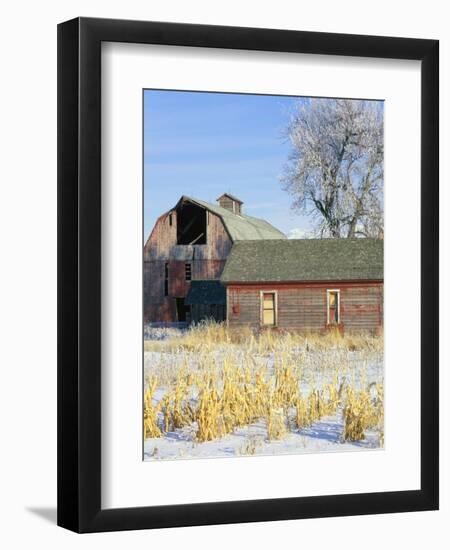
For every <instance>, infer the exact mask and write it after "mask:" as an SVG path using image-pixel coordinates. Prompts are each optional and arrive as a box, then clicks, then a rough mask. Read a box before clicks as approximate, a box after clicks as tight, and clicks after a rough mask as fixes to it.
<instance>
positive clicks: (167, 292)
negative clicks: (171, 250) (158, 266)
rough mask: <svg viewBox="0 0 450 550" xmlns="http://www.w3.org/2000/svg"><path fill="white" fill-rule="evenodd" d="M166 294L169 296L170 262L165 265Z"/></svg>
mask: <svg viewBox="0 0 450 550" xmlns="http://www.w3.org/2000/svg"><path fill="white" fill-rule="evenodd" d="M164 296H169V264H167V263H166V264H165V265H164Z"/></svg>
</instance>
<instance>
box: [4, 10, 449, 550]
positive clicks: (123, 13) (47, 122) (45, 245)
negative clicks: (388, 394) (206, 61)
mask: <svg viewBox="0 0 450 550" xmlns="http://www.w3.org/2000/svg"><path fill="white" fill-rule="evenodd" d="M78 15H84V16H92V17H113V18H126V19H148V20H150V19H151V20H159V21H164V20H165V21H177V22H190V23H210V24H224V25H239V26H255V27H274V28H280V29H283V28H286V29H287V28H291V29H299V30H311V31H328V32H345V33H358V34H379V35H392V36H409V37H417V38H436V39H439V40H441V98H442V99H441V182H442V185H441V281H442V283H443V284H442V285H441V312H442V314H441V339H442V347H441V365H442V367H441V403H442V405H441V418H442V421H441V471H442V474H441V495H442V496H441V510H440V511H439V512H429V513H414V514H394V515H385V516H372V517H351V518H333V519H317V520H304V521H290V522H276V523H275V522H274V523H261V524H253V525H233V526H213V527H198V528H197V527H196V528H187V529H171V530H165V531H152V532H150V531H147V532H146V531H142V532H129V533H112V534H103V535H89V536H86V535H85V536H77V535H75V534H72V533H69V532H67V531H64V530H62V529H59V528H57V527H56V526H55V525H54V523H55V518H56V511H55V507H56V24H57V23H58V22H61V21H64V20H66V19H70V18H72V17H76V16H78ZM448 20H449V17H448V13H446V9H445V3H444V2H439V1H438V0H429V1H428V2H423V1H422V0H421V1H416V0H412V1H408V2H406V1H401V2H395V3H394V2H392V1H388V0H379V1H378V2H376V3H369V2H366V3H363V2H361V0H358V1H357V0H343V1H342V2H335V1H333V0H322V1H321V2H315V3H314V2H308V3H306V2H303V3H301V2H300V1H298V0H297V1H292V2H290V1H288V0H278V1H277V2H270V3H267V5H265V4H264V3H263V2H262V1H259V2H257V1H250V0H249V1H247V2H245V3H244V2H242V0H240V1H239V0H238V1H235V0H228V1H227V2H225V1H221V2H220V3H218V2H211V1H206V0H189V1H187V2H186V1H183V0H172V1H166V2H165V3H163V2H139V1H137V0H127V1H126V2H124V1H123V0H121V1H118V0H109V1H106V0H89V1H87V0H78V1H77V2H75V1H74V0H66V1H65V2H59V3H56V2H50V1H44V0H42V1H41V2H31V1H29V0H28V1H26V2H16V3H15V4H12V3H8V4H7V5H6V7H4V8H3V10H2V30H1V33H0V41H1V47H0V52H1V67H2V71H1V76H2V79H1V86H0V94H1V101H0V109H1V111H0V113H1V116H0V128H1V134H0V135H1V151H2V160H1V162H0V182H1V183H0V185H1V189H2V193H1V201H0V235H1V259H2V263H1V267H2V268H1V270H0V281H1V284H0V312H1V313H0V322H1V345H0V369H1V377H0V418H1V426H2V429H1V432H0V433H1V439H0V448H1V452H0V463H1V465H0V523H1V525H2V527H1V529H0V543H1V544H2V545H3V546H4V547H5V548H22V547H26V546H31V545H36V544H38V545H39V546H40V545H42V544H45V546H46V548H49V549H52V548H59V547H61V546H64V547H65V548H68V549H70V548H78V547H80V546H81V545H83V546H84V547H86V548H97V547H98V545H99V544H102V545H106V544H107V545H109V546H110V547H111V548H122V547H123V546H124V545H127V547H129V548H133V547H138V545H139V546H141V545H152V546H153V547H156V546H158V545H164V546H165V547H168V548H171V547H175V546H178V545H179V546H181V545H182V546H183V547H184V548H194V547H195V548H196V549H201V548H210V547H215V548H229V547H244V545H245V546H247V545H248V546H250V545H251V546H252V547H255V546H259V547H261V548H272V547H274V546H275V547H277V546H278V547H279V546H281V545H283V546H284V545H286V546H300V545H303V546H306V547H307V546H308V545H313V546H314V548H319V549H320V548H323V547H326V546H328V545H333V546H334V548H337V549H338V548H345V549H346V550H351V549H353V548H355V549H356V548H361V547H362V546H363V547H364V549H365V550H369V549H372V548H377V549H380V548H390V547H394V545H395V546H396V545H401V546H402V547H403V548H408V549H409V550H413V549H416V548H417V549H419V548H423V547H430V546H432V547H434V548H438V549H439V548H445V547H447V545H448V540H449V534H448V523H449V521H450V483H449V481H450V479H449V464H450V460H449V459H450V406H449V402H450V400H449V398H448V388H449V382H450V376H449V372H448V366H449V365H450V344H449V340H450V339H449V336H448V335H449V332H450V322H449V317H448V313H447V312H448V309H449V307H450V296H449V290H448V285H447V284H445V282H446V281H448V279H449V276H450V252H449V251H450V221H449V220H450V217H449V216H448V210H449V207H450V191H449V188H448V180H449V176H450V172H449V169H450V162H449V158H448V151H449V150H450V117H449V115H450V111H449V102H448V97H450V36H449V33H448ZM405 230H407V228H405Z"/></svg>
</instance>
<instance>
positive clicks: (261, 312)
mask: <svg viewBox="0 0 450 550" xmlns="http://www.w3.org/2000/svg"><path fill="white" fill-rule="evenodd" d="M264 294H273V296H274V298H273V308H274V309H273V315H274V323H273V324H272V325H269V324H266V323H264ZM259 323H260V325H261V327H266V328H275V327H277V326H278V291H277V290H260V291H259Z"/></svg>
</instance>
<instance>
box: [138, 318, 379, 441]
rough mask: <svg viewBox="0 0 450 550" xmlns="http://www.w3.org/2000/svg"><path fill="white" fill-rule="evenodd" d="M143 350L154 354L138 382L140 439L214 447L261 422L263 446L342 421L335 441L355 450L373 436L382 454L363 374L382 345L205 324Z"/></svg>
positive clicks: (374, 399) (365, 338)
mask: <svg viewBox="0 0 450 550" xmlns="http://www.w3.org/2000/svg"><path fill="white" fill-rule="evenodd" d="M145 345H146V351H152V352H157V353H155V361H154V363H153V364H152V368H151V376H149V377H148V378H147V379H146V391H145V406H144V437H147V438H150V437H161V436H162V435H164V433H166V432H170V431H173V430H175V429H178V428H183V427H186V426H190V427H192V428H193V429H194V430H195V434H196V435H195V437H196V440H197V441H198V442H204V441H212V440H215V439H218V438H221V437H223V436H224V435H226V434H229V433H232V432H233V431H234V430H236V429H237V428H239V427H242V426H248V425H250V424H252V423H254V422H256V421H258V420H263V421H264V422H265V424H266V427H267V438H268V439H269V440H276V439H282V438H284V437H285V436H286V434H287V433H288V432H289V430H292V429H302V428H306V427H308V426H310V425H311V424H313V423H314V422H317V421H319V420H320V419H321V418H323V417H326V416H339V417H340V416H341V417H342V420H343V425H344V428H343V434H342V439H343V440H345V441H359V440H362V439H364V438H365V437H366V435H365V434H366V432H367V430H368V429H373V430H376V431H378V433H379V440H380V444H383V421H384V420H383V386H382V383H377V384H374V383H371V384H368V382H367V374H366V365H367V364H368V363H369V362H370V361H371V360H373V358H374V357H378V358H379V357H382V351H383V339H382V337H373V336H370V335H364V334H354V335H344V336H343V335H341V334H340V333H339V332H331V333H327V334H324V335H317V334H297V333H287V332H286V333H279V332H278V333H277V332H271V331H264V332H262V333H260V334H255V333H253V332H252V331H251V330H250V329H249V328H244V329H242V330H239V331H234V330H228V329H227V328H226V326H225V325H223V324H218V323H205V324H203V325H197V326H195V327H193V328H191V329H189V330H187V331H186V332H184V333H182V334H180V335H177V336H175V337H173V338H171V339H168V340H158V341H146V342H145ZM355 354H356V355H357V361H358V365H362V367H359V368H357V369H355V367H354V359H355V358H354V356H355ZM158 388H159V389H160V394H159V395H158V398H156V397H155V391H156V390H157V389H158Z"/></svg>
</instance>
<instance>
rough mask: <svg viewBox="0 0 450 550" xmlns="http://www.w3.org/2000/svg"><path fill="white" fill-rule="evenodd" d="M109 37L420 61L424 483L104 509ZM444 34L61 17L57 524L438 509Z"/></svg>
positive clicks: (136, 525) (95, 526)
mask: <svg viewBox="0 0 450 550" xmlns="http://www.w3.org/2000/svg"><path fill="white" fill-rule="evenodd" d="M104 41H110V42H128V43H141V44H161V45H179V46H195V47H206V48H228V49H240V50H261V51H277V52H293V53H295V52H296V53H310V54H326V55H341V56H358V57H377V58H391V59H410V60H420V61H421V73H422V74H421V426H420V429H421V435H420V437H421V488H420V490H415V491H396V492H381V493H365V494H347V495H332V496H314V497H298V498H280V499H271V500H253V501H235V502H214V503H201V504H186V505H171V506H153V507H136V508H121V509H109V510H102V508H101V367H100V365H101V363H100V358H101V313H100V306H101V298H100V296H101V276H100V275H101V260H100V258H101V256H100V252H101V238H100V237H101V208H100V203H101V159H100V152H101V132H100V130H101V117H100V113H101V87H100V82H101V73H100V69H101V66H100V59H101V57H100V54H101V44H102V42H104ZM438 67H439V43H438V41H437V40H422V39H420V40H419V39H410V38H388V37H378V36H359V35H344V34H329V33H313V32H300V31H286V30H268V29H258V28H239V27H222V26H209V25H191V24H178V23H177V24H175V23H161V22H143V21H122V20H108V19H92V18H77V19H73V20H71V21H67V22H65V23H62V24H60V25H59V26H58V525H60V526H62V527H65V528H67V529H71V530H73V531H76V532H98V531H113V530H125V529H150V528H162V527H175V526H189V525H209V524H224V523H238V522H255V521H275V520H285V519H297V518H314V517H330V516H349V515H360V514H379V513H391V512H412V511H419V510H436V509H438V493H439V483H438V480H439V462H438V457H439V447H438V433H439V423H438V422H439V418H438V397H439V394H438V309H439V302H438V242H439V241H438V225H439V220H438V212H439V209H438V204H439V195H438V178H439V172H438V170H439V166H438V163H439V156H438V155H439V144H438V139H439V124H438V123H439V112H438V100H439V96H438V94H439V82H438Z"/></svg>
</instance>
